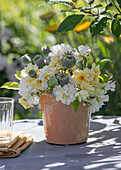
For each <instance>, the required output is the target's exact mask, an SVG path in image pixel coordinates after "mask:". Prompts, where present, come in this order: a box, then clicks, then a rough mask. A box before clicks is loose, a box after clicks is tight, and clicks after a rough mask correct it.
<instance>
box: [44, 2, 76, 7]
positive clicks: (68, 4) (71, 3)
mask: <svg viewBox="0 0 121 170" xmlns="http://www.w3.org/2000/svg"><path fill="white" fill-rule="evenodd" d="M54 4H58V5H67V6H71V7H73V4H75V3H74V2H68V1H66V0H65V1H56V0H55V1H47V2H44V3H42V5H54Z"/></svg>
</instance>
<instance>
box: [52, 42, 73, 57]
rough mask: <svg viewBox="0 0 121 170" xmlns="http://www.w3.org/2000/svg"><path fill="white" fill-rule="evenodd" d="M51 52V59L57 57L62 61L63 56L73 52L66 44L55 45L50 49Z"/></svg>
mask: <svg viewBox="0 0 121 170" xmlns="http://www.w3.org/2000/svg"><path fill="white" fill-rule="evenodd" d="M50 50H51V52H50V53H49V57H56V56H58V57H59V58H60V59H62V58H63V55H64V54H65V53H66V52H71V47H70V46H69V45H65V44H60V45H59V44H58V45H54V46H52V47H51V48H50Z"/></svg>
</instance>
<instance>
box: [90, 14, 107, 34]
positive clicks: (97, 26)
mask: <svg viewBox="0 0 121 170" xmlns="http://www.w3.org/2000/svg"><path fill="white" fill-rule="evenodd" d="M106 26H107V17H97V18H95V19H94V20H93V21H92V23H91V25H90V33H91V35H92V37H94V36H95V35H98V34H100V33H103V32H104V31H105V29H106Z"/></svg>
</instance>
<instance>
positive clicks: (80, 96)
mask: <svg viewBox="0 0 121 170" xmlns="http://www.w3.org/2000/svg"><path fill="white" fill-rule="evenodd" d="M75 96H76V97H78V99H79V102H81V101H87V98H88V97H89V93H88V91H87V90H80V91H79V92H76V94H75Z"/></svg>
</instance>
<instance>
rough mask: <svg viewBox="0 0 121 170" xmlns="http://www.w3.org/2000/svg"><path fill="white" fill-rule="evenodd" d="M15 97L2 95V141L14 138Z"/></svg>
mask: <svg viewBox="0 0 121 170" xmlns="http://www.w3.org/2000/svg"><path fill="white" fill-rule="evenodd" d="M13 109H14V99H13V98H9V97H0V143H8V142H10V141H11V140H12V126H13Z"/></svg>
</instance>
